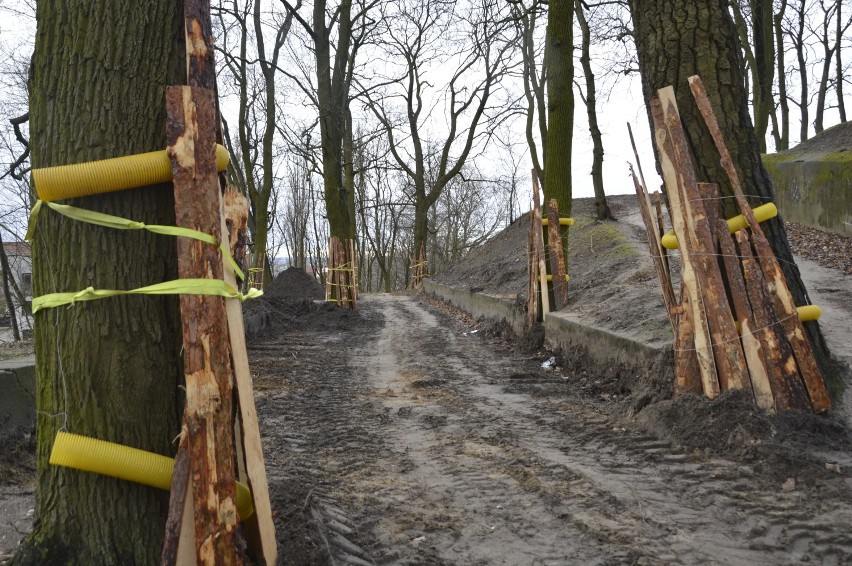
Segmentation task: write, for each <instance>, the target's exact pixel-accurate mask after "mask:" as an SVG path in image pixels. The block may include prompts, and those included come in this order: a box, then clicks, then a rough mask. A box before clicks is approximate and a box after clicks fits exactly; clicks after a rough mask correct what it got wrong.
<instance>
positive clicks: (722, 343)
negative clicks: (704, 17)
mask: <svg viewBox="0 0 852 566" xmlns="http://www.w3.org/2000/svg"><path fill="white" fill-rule="evenodd" d="M657 93H658V95H659V98H660V102H661V104H662V107H663V116H664V119H665V124H666V128H667V131H668V135H669V144H670V147H671V149H672V151H673V157H674V160H673V162H674V163H675V164H676V165H675V166H676V168H677V173H678V177H677V181H678V182H677V190H678V192H679V197H680V199H681V203H680V204H681V209H682V211H683V214H684V223H683V227H684V228H685V232H684V235H685V237H686V242H683V243H685V244H687V245H688V246H690V261H692V263H693V269H694V270H695V274H696V277H697V279H698V284H699V286H700V291H701V301H702V302H703V304H704V310H705V312H706V315H707V325H708V327H709V329H710V339H711V341H712V344H713V356H714V359H715V361H716V372H717V375H718V378H719V385H720V388H721V390H722V391H727V390H729V389H744V388H745V387H747V386H749V383H748V369H747V367H746V363H745V354H743V351H742V346H741V345H740V339H739V336H738V335H737V328H736V324H735V323H734V318H733V315H732V313H731V310H730V308H728V299H727V295H726V293H725V284H724V282H723V281H722V274H721V272H720V271H719V263H718V259H717V257H716V248H715V239H714V238H713V236H712V235H711V232H710V226H709V224H708V222H707V213H706V211H705V208H704V203H703V201H702V199H701V195H700V194H699V193H698V184H697V181H696V179H695V170H694V169H693V167H692V156H691V152H690V150H689V143H688V142H687V140H686V134H685V133H684V131H683V126H682V124H681V122H680V115H679V112H678V109H677V102H676V100H675V94H674V89H673V88H672V87H666V88H662V89H660V90H658V91H657ZM715 204H716V203H714V205H715ZM678 242H681V235H680V234H678ZM683 243H682V244H681V248H683V247H684V246H683Z"/></svg>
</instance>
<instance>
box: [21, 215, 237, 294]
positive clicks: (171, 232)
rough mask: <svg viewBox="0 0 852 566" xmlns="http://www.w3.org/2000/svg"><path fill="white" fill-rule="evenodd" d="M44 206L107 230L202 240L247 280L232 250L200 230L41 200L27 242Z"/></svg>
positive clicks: (30, 238)
mask: <svg viewBox="0 0 852 566" xmlns="http://www.w3.org/2000/svg"><path fill="white" fill-rule="evenodd" d="M44 204H47V206H49V207H50V208H51V209H53V210H55V211H56V212H58V213H59V214H62V215H63V216H67V217H68V218H71V219H72V220H77V221H79V222H86V223H88V224H95V225H97V226H104V227H106V228H114V229H116V230H147V231H149V232H153V233H154V234H162V235H165V236H177V237H184V238H193V239H195V240H201V241H202V242H206V243H208V244H210V245H213V246H217V247H218V248H219V249H220V250H221V251H222V256H223V257H224V258H225V259H226V260H227V261H228V263H229V264H231V267H232V268H233V270H234V273H235V274H236V276H237V277H238V278H240V279H241V280H242V279H245V275H244V274H243V272H242V270H241V269H240V268H239V266H238V265H237V262H236V261H234V258H233V257H232V256H231V250H229V249H228V247H227V246H225V244H222V243H219V240H217V239H216V238H215V237H214V236H211V235H210V234H205V233H204V232H199V231H198V230H193V229H191V228H179V227H177V226H161V225H159V224H145V223H144V222H137V221H135V220H128V219H127V218H121V217H120V216H113V215H111V214H104V213H102V212H95V211H94V210H86V209H84V208H77V207H76V206H69V205H67V204H58V203H55V202H49V201H41V200H39V201H36V203H35V206H33V209H32V211H31V212H30V226H29V229H28V230H27V235H26V239H27V240H32V239H33V234H34V233H35V226H36V221H37V220H38V215H39V212H40V211H41V207H42V205H44Z"/></svg>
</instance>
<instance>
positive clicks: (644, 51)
mask: <svg viewBox="0 0 852 566" xmlns="http://www.w3.org/2000/svg"><path fill="white" fill-rule="evenodd" d="M631 12H632V14H633V20H634V29H635V37H636V44H637V52H638V56H639V68H640V71H641V74H642V89H643V92H644V94H645V98H646V100H650V99H651V98H652V97H654V96H656V92H657V89H659V88H661V87H664V86H668V85H672V86H673V87H674V90H675V94H676V97H677V101H678V107H679V110H680V116H681V120H682V122H683V126H684V129H685V130H686V135H687V139H688V141H689V145H690V149H691V150H692V154H693V157H694V160H695V168H696V174H697V178H698V180H699V181H702V182H712V183H717V184H718V185H719V188H720V193H721V195H722V196H723V197H725V196H728V197H729V196H731V195H732V194H733V191H732V189H731V185H730V182H729V180H728V177H727V175H726V173H725V172H724V170H723V169H722V167H721V164H720V162H719V154H718V152H717V151H716V148H715V145H714V143H713V140H712V138H711V137H710V133H709V132H708V130H707V128H706V126H705V125H704V121H703V119H702V118H701V116H700V114H699V112H698V108H697V107H696V105H695V101H694V99H693V98H692V94H691V92H690V89H689V84H688V83H687V78H688V77H690V76H691V75H696V74H697V75H700V76H701V78H702V79H703V81H704V84H705V86H706V88H707V92H708V95H709V97H710V100H711V103H712V105H713V109H714V111H715V113H716V116H717V117H718V118H719V121H720V126H721V128H722V132H723V134H724V135H725V138H726V141H727V145H728V148H729V149H730V152H731V155H732V159H733V161H734V165H735V167H736V169H737V171H738V173H739V175H740V178H741V181H742V183H743V185H744V186H747V187H749V193H750V194H751V195H753V198H751V199H750V202H751V204H752V205H753V206H757V205H759V204H763V202H765V201H767V200H772V199H773V197H774V191H773V188H772V182H771V180H770V178H769V176H768V174H767V173H766V170H765V169H764V167H763V163H762V162H761V159H760V152H759V149H758V148H759V145H758V141H757V137H756V136H755V132H754V128H753V127H752V124H751V118H750V116H749V113H748V99H747V97H746V96H745V89H744V87H743V83H744V78H743V65H742V61H741V60H740V48H739V44H738V41H737V35H736V30H735V28H734V24H733V22H732V21H731V18H730V15H729V13H728V3H727V1H726V0H702V1H699V2H692V1H687V0H631ZM652 131H653V126H652ZM721 203H722V206H723V208H722V210H721V211H720V212H721V213H722V214H723V215H724V216H725V217H731V216H734V215H735V214H736V213H737V211H736V205H735V202H734V199H732V198H723V199H722V200H721ZM762 227H763V229H764V232H765V233H766V237H767V238H768V240H769V242H770V244H771V246H772V249H773V251H774V252H775V255H776V257H777V258H778V259H779V260H780V263H781V265H782V267H783V271H784V276H785V277H786V279H787V284H788V286H789V287H790V291H791V293H792V295H793V298H794V300H795V302H796V304H797V305H804V304H808V303H810V300H809V299H808V297H807V290H806V289H805V286H804V284H803V283H802V279H801V276H800V274H799V269H798V267H797V266H796V264H795V263H794V261H793V256H792V253H791V252H790V246H789V243H788V242H787V234H786V232H785V230H784V224H783V222H782V221H781V218H780V216H779V217H778V218H776V219H773V220H770V221H768V222H766V223H764V224H763V225H762ZM805 328H806V329H807V330H808V334H809V336H810V338H811V342H812V343H813V345H814V353H815V355H816V358H817V361H818V362H819V364H820V366H821V369H822V370H823V372H824V374H825V375H826V381H827V383H832V382H833V383H834V384H835V385H836V384H837V381H836V380H837V374H836V371H835V369H834V368H833V363H832V362H831V360H830V356H829V352H828V348H827V346H826V344H825V340H824V339H823V337H822V334H821V333H820V331H819V327H818V325H817V324H815V323H806V324H805Z"/></svg>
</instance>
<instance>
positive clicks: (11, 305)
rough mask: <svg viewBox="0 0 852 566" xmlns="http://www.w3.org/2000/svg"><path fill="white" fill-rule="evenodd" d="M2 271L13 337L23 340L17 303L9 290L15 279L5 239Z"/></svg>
mask: <svg viewBox="0 0 852 566" xmlns="http://www.w3.org/2000/svg"><path fill="white" fill-rule="evenodd" d="M0 270H2V272H3V297H4V299H5V300H6V308H7V309H9V322H10V323H11V325H12V337H13V338H14V339H15V340H20V339H21V330H20V329H19V328H18V315H17V314H16V313H15V301H13V300H12V291H11V289H9V281H10V280H11V279H12V277H14V275H13V274H12V270H11V269H9V258H8V257H6V248H4V247H3V239H2V238H0Z"/></svg>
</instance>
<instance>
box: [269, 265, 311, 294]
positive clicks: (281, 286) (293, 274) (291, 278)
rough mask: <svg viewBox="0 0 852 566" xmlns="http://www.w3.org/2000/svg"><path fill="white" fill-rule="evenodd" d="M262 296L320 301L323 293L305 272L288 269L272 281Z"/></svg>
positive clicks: (295, 268) (297, 269)
mask: <svg viewBox="0 0 852 566" xmlns="http://www.w3.org/2000/svg"><path fill="white" fill-rule="evenodd" d="M264 295H266V296H267V297H272V298H276V299H322V298H324V297H325V291H323V288H322V287H321V286H320V284H319V283H318V282H317V280H316V279H314V277H313V276H312V275H309V274H308V273H306V272H305V270H303V269H299V268H298V267H288V268H287V269H285V270H284V271H282V272H281V273H279V274H278V277H276V278H275V279H273V280H272V283H270V284H269V286H268V287H267V288H266V289H265V290H264Z"/></svg>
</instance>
